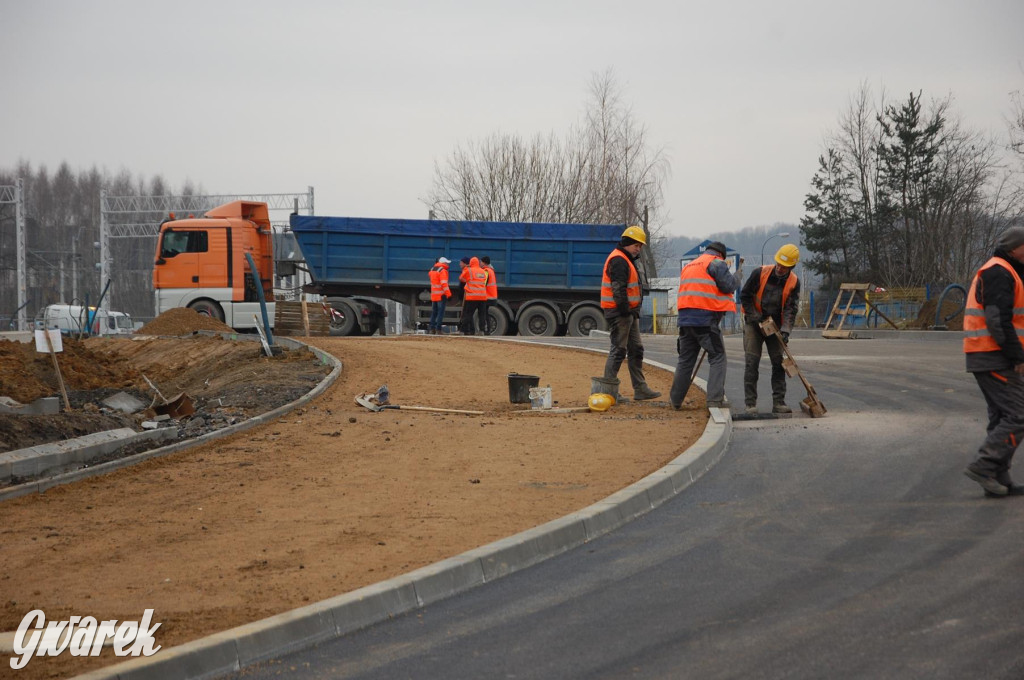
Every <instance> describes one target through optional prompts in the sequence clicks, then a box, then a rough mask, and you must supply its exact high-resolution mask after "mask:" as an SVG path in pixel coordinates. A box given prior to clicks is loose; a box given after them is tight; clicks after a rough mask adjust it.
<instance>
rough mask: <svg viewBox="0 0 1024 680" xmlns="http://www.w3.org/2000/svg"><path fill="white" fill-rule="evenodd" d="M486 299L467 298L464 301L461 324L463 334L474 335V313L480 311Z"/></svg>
mask: <svg viewBox="0 0 1024 680" xmlns="http://www.w3.org/2000/svg"><path fill="white" fill-rule="evenodd" d="M483 302H485V300H466V301H465V302H464V303H462V323H461V324H460V326H461V329H460V330H462V334H463V335H474V334H475V333H476V324H475V323H473V315H474V314H476V313H477V312H478V311H480V305H481V303H483Z"/></svg>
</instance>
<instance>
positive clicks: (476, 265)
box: [460, 257, 487, 300]
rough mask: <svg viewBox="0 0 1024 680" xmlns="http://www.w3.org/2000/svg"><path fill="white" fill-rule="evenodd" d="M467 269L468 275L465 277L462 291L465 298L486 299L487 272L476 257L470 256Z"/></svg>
mask: <svg viewBox="0 0 1024 680" xmlns="http://www.w3.org/2000/svg"><path fill="white" fill-rule="evenodd" d="M466 269H468V270H469V275H468V276H466V278H465V286H464V287H463V291H464V292H465V294H466V299H467V300H486V299H487V272H486V271H484V269H483V268H482V267H481V266H480V260H478V259H477V258H475V257H474V258H471V259H470V260H469V266H468V267H467V268H466ZM460 278H461V277H460Z"/></svg>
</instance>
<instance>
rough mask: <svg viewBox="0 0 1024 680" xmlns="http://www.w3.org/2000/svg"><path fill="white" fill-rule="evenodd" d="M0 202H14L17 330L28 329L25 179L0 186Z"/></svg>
mask: <svg viewBox="0 0 1024 680" xmlns="http://www.w3.org/2000/svg"><path fill="white" fill-rule="evenodd" d="M0 203H13V204H14V224H15V243H16V244H17V249H18V265H17V268H18V330H19V331H24V330H28V320H27V318H26V316H25V306H26V305H27V304H28V264H27V251H28V249H27V248H26V245H25V181H24V180H23V179H21V178H20V177H19V178H18V179H17V180H16V183H15V184H14V185H9V186H0Z"/></svg>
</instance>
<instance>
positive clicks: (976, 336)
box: [964, 227, 1024, 496]
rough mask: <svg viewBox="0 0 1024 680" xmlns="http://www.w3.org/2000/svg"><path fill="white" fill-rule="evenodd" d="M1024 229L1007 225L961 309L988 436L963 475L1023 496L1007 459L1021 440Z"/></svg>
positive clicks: (993, 491) (999, 492) (988, 490)
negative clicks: (1011, 476)
mask: <svg viewBox="0 0 1024 680" xmlns="http://www.w3.org/2000/svg"><path fill="white" fill-rule="evenodd" d="M1022 280H1024V227H1010V228H1009V229H1007V230H1006V231H1004V232H1003V233H1002V234H1001V235H1000V236H999V239H998V241H997V242H996V249H995V252H994V253H993V255H992V257H991V258H990V259H989V260H988V262H986V263H985V264H983V265H982V266H981V269H979V270H978V272H977V273H976V274H975V275H974V281H972V282H971V289H970V291H969V292H968V294H967V306H966V309H965V310H964V353H965V354H966V361H967V370H968V372H970V373H973V374H974V379H975V380H976V381H977V383H978V387H980V388H981V393H982V395H984V397H985V403H986V404H987V405H988V427H987V430H988V435H987V436H986V437H985V441H984V442H982V444H981V447H980V448H979V449H978V454H977V456H976V457H975V459H974V462H972V463H971V464H969V465H968V466H967V469H966V470H964V474H965V475H967V476H968V477H969V478H971V479H972V480H974V481H975V482H977V483H978V484H980V485H981V488H983V489H984V490H985V494H986V495H988V496H1006V495H1010V496H1020V495H1024V486H1022V485H1020V484H1014V483H1013V480H1011V479H1010V463H1011V462H1012V461H1013V454H1014V453H1015V452H1016V451H1017V445H1018V443H1020V442H1021V440H1022V439H1024V348H1022V347H1021V335H1022V334H1024V283H1022Z"/></svg>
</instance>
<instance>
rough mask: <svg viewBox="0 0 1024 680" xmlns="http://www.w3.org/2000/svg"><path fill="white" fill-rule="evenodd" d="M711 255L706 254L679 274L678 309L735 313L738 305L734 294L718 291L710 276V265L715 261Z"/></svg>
mask: <svg viewBox="0 0 1024 680" xmlns="http://www.w3.org/2000/svg"><path fill="white" fill-rule="evenodd" d="M715 259H716V258H715V256H714V255H712V254H711V253H704V254H703V255H701V256H700V257H698V258H697V259H696V260H694V261H693V262H690V263H689V264H687V265H686V266H685V267H683V271H681V272H680V273H679V293H678V294H677V296H676V309H706V310H708V311H711V312H735V311H736V303H735V302H734V301H733V294H732V293H723V292H722V291H720V290H718V284H717V283H715V279H714V277H712V276H711V274H708V265H709V264H711V262H712V261H713V260H715Z"/></svg>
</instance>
